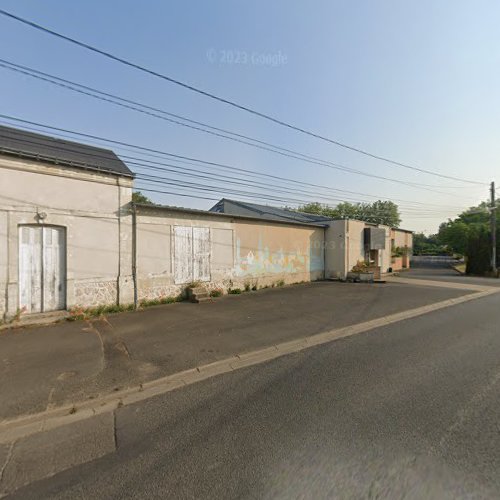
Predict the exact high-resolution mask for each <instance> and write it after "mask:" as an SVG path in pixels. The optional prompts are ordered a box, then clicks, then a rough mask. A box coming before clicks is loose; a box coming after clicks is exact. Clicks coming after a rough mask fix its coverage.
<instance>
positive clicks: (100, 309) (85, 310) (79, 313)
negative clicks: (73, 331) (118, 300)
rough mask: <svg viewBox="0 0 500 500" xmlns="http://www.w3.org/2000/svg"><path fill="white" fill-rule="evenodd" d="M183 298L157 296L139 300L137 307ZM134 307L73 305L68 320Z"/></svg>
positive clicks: (113, 312)
mask: <svg viewBox="0 0 500 500" xmlns="http://www.w3.org/2000/svg"><path fill="white" fill-rule="evenodd" d="M183 300H184V297H183V296H182V295H177V296H176V297H159V298H157V299H151V300H146V299H144V300H141V301H140V302H139V308H140V309H144V308H146V307H151V306H159V305H162V304H173V303H174V302H181V301H183ZM134 309H135V306H134V304H124V305H118V304H110V305H102V306H96V307H81V306H75V307H72V308H71V309H70V310H69V316H68V321H82V320H87V319H90V318H97V317H99V316H102V315H104V314H115V313H120V312H126V311H133V310H134Z"/></svg>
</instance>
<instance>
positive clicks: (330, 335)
mask: <svg viewBox="0 0 500 500" xmlns="http://www.w3.org/2000/svg"><path fill="white" fill-rule="evenodd" d="M411 281H413V280H411ZM499 292H500V288H492V287H488V288H487V289H485V287H483V289H482V291H480V292H476V293H471V294H467V295H464V296H462V297H458V298H454V299H447V300H444V301H441V302H437V303H435V304H429V305H426V306H421V307H417V308H415V309H410V310H407V311H402V312H399V313H395V314H391V315H389V316H385V317H382V318H378V319H374V320H370V321H366V322H363V323H358V324H356V325H351V326H346V327H343V328H339V329H335V330H329V331H326V332H323V333H319V334H315V335H312V336H309V337H305V338H302V339H297V340H292V341H288V342H283V343H280V344H277V345H274V346H271V347H266V348H264V349H259V350H256V351H252V352H249V353H245V354H240V355H236V356H234V357H231V358H226V359H223V360H220V361H216V362H214V363H210V364H207V365H202V366H199V367H196V368H191V369H188V370H184V371H182V372H179V373H175V374H173V375H168V376H166V377H162V378H160V379H157V380H153V381H151V382H146V383H144V384H142V385H140V386H139V387H137V386H136V387H131V388H128V389H124V390H122V391H118V392H114V393H111V394H108V395H106V396H103V397H101V398H98V399H93V400H87V401H83V402H80V403H75V404H73V405H67V406H62V407H59V408H55V409H51V410H47V411H44V412H41V413H37V414H33V415H24V416H21V417H17V418H15V419H12V420H4V421H3V422H0V444H1V443H10V442H12V441H15V440H17V439H20V438H25V437H27V436H30V435H32V434H35V433H38V432H43V431H47V430H51V429H54V428H57V427H60V426H63V425H67V424H71V423H73V422H79V421H81V420H84V419H87V418H90V417H93V416H95V415H100V414H102V413H106V412H113V411H114V410H116V409H117V408H120V407H122V406H127V405H131V404H134V403H137V402H139V401H143V400H145V399H149V398H151V397H154V396H158V395H160V394H165V393H167V392H170V391H173V390H175V389H178V388H180V387H185V386H187V385H191V384H195V383H196V382H200V381H202V380H206V379H208V378H211V377H214V376H216V375H221V374H224V373H228V372H231V371H234V370H239V369H241V368H246V367H248V366H253V365H256V364H260V363H263V362H266V361H271V360H273V359H276V358H279V357H281V356H286V355H288V354H292V353H296V352H300V351H302V350H304V349H308V348H310V347H313V346H318V345H321V344H325V343H328V342H331V341H334V340H337V339H340V338H346V337H350V336H352V335H357V334H359V333H364V332H367V331H369V330H373V329H375V328H380V327H383V326H387V325H391V324H393V323H397V322H399V321H404V320H407V319H411V318H414V317H416V316H421V315H424V314H427V313H430V312H433V311H437V310H439V309H444V308H446V307H451V306H454V305H457V304H462V303H465V302H469V301H471V300H476V299H480V298H483V297H486V296H488V295H492V294H495V293H499Z"/></svg>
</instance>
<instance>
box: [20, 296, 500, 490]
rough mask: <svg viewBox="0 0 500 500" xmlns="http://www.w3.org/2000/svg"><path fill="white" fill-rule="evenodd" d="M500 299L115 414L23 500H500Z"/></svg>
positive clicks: (311, 351) (377, 332)
mask: <svg viewBox="0 0 500 500" xmlns="http://www.w3.org/2000/svg"><path fill="white" fill-rule="evenodd" d="M499 306H500V295H497V294H495V295H492V296H489V297H486V298H482V299H479V300H475V301H472V302H468V303H465V304H461V305H458V306H455V307H450V308H446V309H442V310H439V311H436V312H433V313H430V314H427V315H425V316H420V317H417V318H414V319H411V320H406V321H402V322H400V323H396V324H393V325H390V326H387V327H384V328H379V329H377V330H372V331H370V332H367V333H365V334H360V335H357V336H353V337H349V338H346V339H343V340H339V341H336V342H332V343H330V344H327V345H322V346H320V347H317V348H311V349H307V350H305V351H302V352H299V353H296V354H292V355H289V356H285V357H283V358H279V359H276V360H274V361H271V362H268V363H265V364H261V365H257V366H254V367H251V368H247V369H243V370H239V371H238V372H235V373H229V374H226V375H221V376H218V377H215V378H212V379H209V380H207V381H204V382H201V383H198V384H194V385H192V386H190V387H186V388H184V389H180V390H176V391H174V392H171V393H168V394H165V395H162V396H158V397H156V398H153V399H150V400H148V401H146V402H141V403H138V404H136V405H132V406H128V407H124V408H121V409H119V410H117V411H116V417H115V418H116V444H117V451H116V452H114V453H110V454H108V455H106V456H104V457H102V458H100V459H97V460H94V461H92V462H89V463H87V464H83V465H80V466H77V467H74V468H72V469H69V470H67V471H64V472H61V473H59V474H57V475H55V476H54V477H51V478H48V479H44V480H41V481H38V482H36V483H32V484H31V485H30V486H28V487H25V488H23V489H21V490H18V491H17V492H16V493H15V494H14V495H13V498H36V499H40V498H61V499H62V498H92V499H97V498H106V499H111V498H148V499H150V498H217V499H220V498H398V499H399V498H436V499H446V498H498V497H499V495H500V493H499V492H500V327H499V325H500V307H499Z"/></svg>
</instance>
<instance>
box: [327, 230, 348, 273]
mask: <svg viewBox="0 0 500 500" xmlns="http://www.w3.org/2000/svg"><path fill="white" fill-rule="evenodd" d="M347 222H348V221H347V220H336V221H331V222H329V223H328V227H327V228H326V229H325V243H324V246H325V277H326V278H334V279H344V278H345V274H346V268H347V246H348V234H347Z"/></svg>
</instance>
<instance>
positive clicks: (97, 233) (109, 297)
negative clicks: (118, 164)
mask: <svg viewBox="0 0 500 500" xmlns="http://www.w3.org/2000/svg"><path fill="white" fill-rule="evenodd" d="M131 196H132V189H131V180H129V179H125V178H120V177H117V176H112V175H103V174H99V173H91V172H89V171H84V170H81V169H69V168H63V167H58V166H54V165H46V164H43V163H39V162H35V161H28V160H21V159H16V158H13V159H10V158H7V157H2V158H0V252H1V254H0V255H1V258H0V262H1V264H0V290H6V291H7V292H6V293H5V294H0V295H3V300H2V299H0V316H2V315H3V314H2V313H4V312H5V311H7V312H8V314H15V312H16V310H17V308H18V302H19V298H18V297H19V289H18V280H19V276H18V275H19V238H18V235H19V226H20V225H23V224H48V225H56V226H61V227H63V228H65V230H66V239H67V255H66V259H67V290H66V303H67V307H71V306H74V305H82V306H89V305H93V304H97V303H114V302H116V301H117V300H119V299H120V300H121V301H123V302H125V301H131V300H132V299H133V296H132V291H133V289H132V281H131V248H129V247H130V242H131V217H130V215H129V214H128V213H127V211H128V210H129V204H130V201H131ZM42 212H43V213H45V214H46V218H45V219H44V220H43V221H40V219H39V218H37V213H42ZM120 280H121V282H122V285H123V286H122V296H121V297H119V296H118V281H120Z"/></svg>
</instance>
